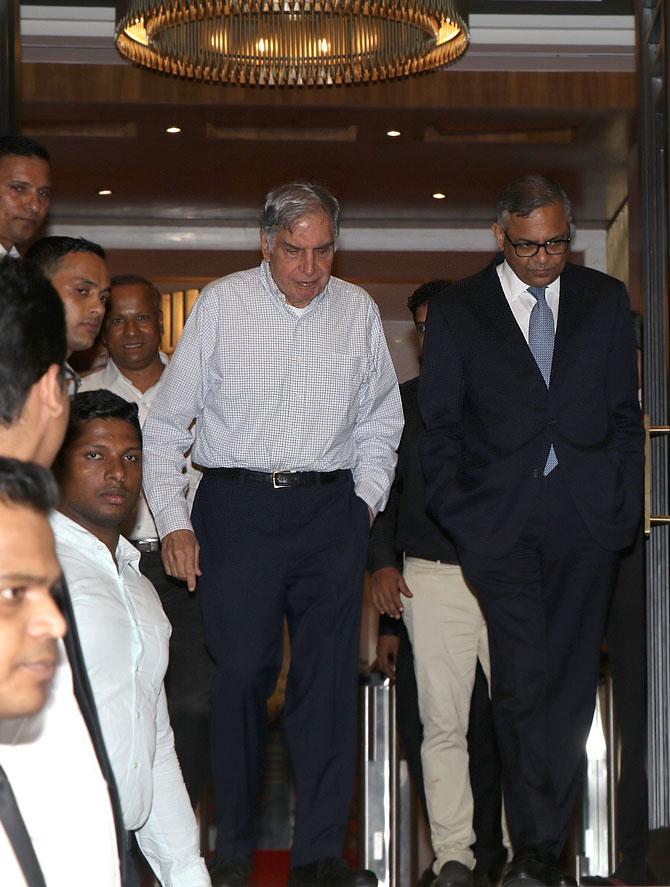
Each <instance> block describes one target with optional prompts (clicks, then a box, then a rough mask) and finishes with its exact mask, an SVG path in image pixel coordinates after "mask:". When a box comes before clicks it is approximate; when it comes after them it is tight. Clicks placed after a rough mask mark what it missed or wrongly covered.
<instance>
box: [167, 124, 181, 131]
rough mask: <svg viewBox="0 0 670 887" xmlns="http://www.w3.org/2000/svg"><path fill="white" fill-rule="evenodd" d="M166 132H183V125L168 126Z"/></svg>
mask: <svg viewBox="0 0 670 887" xmlns="http://www.w3.org/2000/svg"><path fill="white" fill-rule="evenodd" d="M165 132H169V133H175V132H181V127H179V126H168V128H167V129H166V130H165Z"/></svg>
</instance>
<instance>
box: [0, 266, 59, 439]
mask: <svg viewBox="0 0 670 887" xmlns="http://www.w3.org/2000/svg"><path fill="white" fill-rule="evenodd" d="M0 318H2V321H1V322H0V424H2V425H5V426H7V425H11V423H12V422H14V421H15V420H16V419H17V418H18V416H19V415H20V413H21V410H22V409H23V407H24V404H25V402H26V399H27V398H28V395H29V394H30V389H31V388H32V387H33V385H34V384H35V382H37V381H38V380H39V379H41V378H42V376H43V375H44V374H45V373H46V371H47V370H48V369H49V367H50V366H52V364H56V365H57V366H59V367H62V366H63V364H64V363H65V355H66V351H67V344H66V338H65V312H64V311H63V303H62V302H61V300H60V297H59V295H58V293H57V292H56V290H55V289H54V288H53V287H52V286H51V284H50V283H49V281H48V280H46V279H45V278H44V277H43V275H42V274H40V272H39V270H38V269H37V268H35V267H34V266H33V265H31V263H30V262H22V261H21V260H20V259H12V258H10V257H5V258H3V259H2V260H1V261H0Z"/></svg>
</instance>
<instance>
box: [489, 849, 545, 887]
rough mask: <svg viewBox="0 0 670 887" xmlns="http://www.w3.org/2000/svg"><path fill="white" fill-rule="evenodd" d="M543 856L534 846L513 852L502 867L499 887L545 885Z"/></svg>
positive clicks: (539, 886) (536, 886)
mask: <svg viewBox="0 0 670 887" xmlns="http://www.w3.org/2000/svg"><path fill="white" fill-rule="evenodd" d="M546 869H547V866H546V863H545V860H544V856H543V855H542V853H540V851H539V850H537V849H536V848H535V847H527V848H525V849H524V850H519V852H518V853H515V854H514V859H513V860H512V861H511V862H508V863H507V865H506V866H505V868H504V869H503V873H502V879H501V881H500V885H501V887H547V882H546V880H545V878H546Z"/></svg>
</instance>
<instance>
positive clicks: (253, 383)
mask: <svg viewBox="0 0 670 887" xmlns="http://www.w3.org/2000/svg"><path fill="white" fill-rule="evenodd" d="M164 377H165V378H164V379H163V383H162V385H161V388H160V391H159V392H158V394H157V395H156V398H155V400H154V403H153V406H152V408H151V410H150V411H149V417H148V419H147V421H146V424H145V426H144V470H145V490H146V492H147V498H148V500H149V505H150V506H151V510H152V512H153V515H154V518H155V520H156V526H157V527H158V531H159V534H160V536H161V537H164V536H166V535H167V534H168V533H171V532H172V531H173V530H179V529H190V528H191V523H190V520H189V512H188V507H187V503H186V500H185V499H184V494H183V491H184V489H185V486H186V481H185V480H184V479H183V475H182V469H183V465H184V457H183V454H184V453H186V452H188V450H189V449H190V447H191V445H192V444H193V461H194V462H195V463H196V464H198V465H203V466H206V467H208V468H218V467H235V468H247V469H251V470H255V471H267V472H271V471H333V470H336V469H351V471H352V473H353V478H354V483H355V487H356V493H357V494H358V496H360V497H361V499H363V500H364V501H365V502H367V504H368V505H369V506H370V507H371V508H372V510H373V511H380V510H381V509H382V508H383V507H384V505H385V504H386V500H387V498H388V492H389V488H390V485H391V482H392V480H393V474H394V469H395V464H396V452H395V451H396V448H397V446H398V443H399V441H400V434H401V432H402V426H403V416H402V406H401V402H400V394H399V391H398V382H397V378H396V374H395V370H394V368H393V364H392V362H391V357H390V355H389V351H388V347H387V344H386V339H385V338H384V331H383V328H382V324H381V319H380V317H379V309H378V308H377V306H376V305H375V303H374V302H373V301H372V299H371V298H370V296H369V295H368V294H367V293H366V292H365V290H362V289H361V288H360V287H358V286H354V285H353V284H351V283H347V282H346V281H344V280H339V279H338V278H336V277H331V278H330V281H329V283H328V286H327V287H326V289H325V290H324V291H323V292H322V293H321V294H320V295H318V296H317V297H316V298H315V299H313V300H312V302H311V303H310V304H309V305H308V306H307V307H306V308H305V309H304V310H303V311H301V312H299V313H296V312H294V311H292V310H291V307H290V305H288V304H287V302H286V299H285V297H284V295H283V294H282V293H281V292H280V290H279V289H278V288H277V285H276V284H275V282H274V280H273V278H272V274H271V273H270V268H269V265H268V264H267V263H266V262H263V263H262V264H261V266H260V267H259V268H252V269H250V270H248V271H240V272H238V273H236V274H231V275H230V276H229V277H224V278H222V279H221V280H217V281H214V282H213V283H211V284H209V285H208V286H206V287H205V288H204V289H203V291H202V293H201V294H200V297H199V298H198V300H197V302H196V303H195V306H194V308H193V311H192V313H191V316H190V317H189V319H188V321H187V322H186V326H185V327H184V332H183V333H182V336H181V339H180V341H179V344H178V346H177V349H176V351H175V353H174V355H173V357H172V360H171V361H170V365H169V366H168V368H167V369H166V370H165V373H164ZM193 419H197V422H196V425H195V442H194V439H193V432H192V431H191V430H190V429H191V424H192V421H193Z"/></svg>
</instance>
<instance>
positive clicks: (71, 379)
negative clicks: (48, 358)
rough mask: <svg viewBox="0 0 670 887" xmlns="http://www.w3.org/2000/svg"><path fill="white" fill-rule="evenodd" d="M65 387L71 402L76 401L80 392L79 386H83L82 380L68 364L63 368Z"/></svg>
mask: <svg viewBox="0 0 670 887" xmlns="http://www.w3.org/2000/svg"><path fill="white" fill-rule="evenodd" d="M63 385H64V387H65V390H66V391H67V396H68V397H69V398H70V400H74V398H75V396H76V394H77V391H79V386H80V385H81V378H80V377H79V376H78V375H77V373H75V371H74V370H73V369H72V367H71V366H68V365H67V364H65V366H64V367H63Z"/></svg>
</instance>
